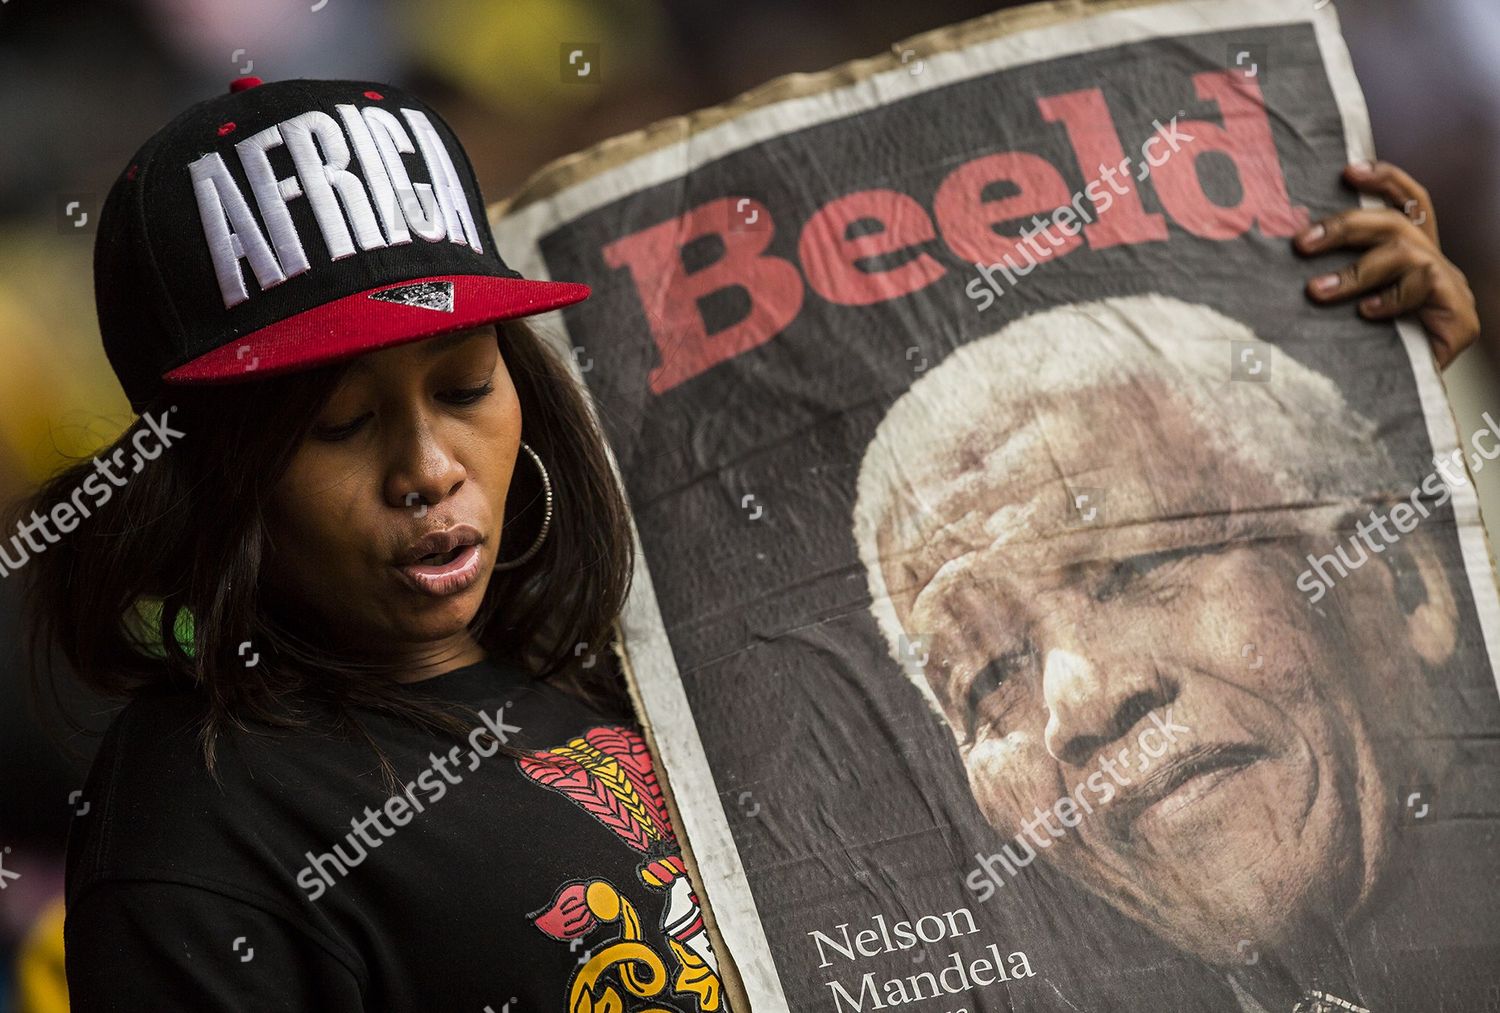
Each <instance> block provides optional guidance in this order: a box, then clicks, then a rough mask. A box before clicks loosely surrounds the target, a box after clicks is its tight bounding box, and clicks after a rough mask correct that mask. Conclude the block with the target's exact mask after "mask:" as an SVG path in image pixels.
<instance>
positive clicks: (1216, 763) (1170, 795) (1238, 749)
mask: <svg viewBox="0 0 1500 1013" xmlns="http://www.w3.org/2000/svg"><path fill="white" fill-rule="evenodd" d="M1267 755H1268V754H1267V752H1266V750H1264V749H1262V748H1260V747H1259V746H1253V745H1248V744H1244V743H1228V742H1226V743H1218V744H1215V745H1207V746H1195V747H1194V748H1192V749H1189V750H1187V751H1185V752H1183V753H1180V754H1178V755H1176V756H1163V757H1161V758H1160V759H1159V760H1157V761H1155V762H1154V763H1153V769H1152V770H1151V771H1150V773H1149V774H1147V776H1145V777H1144V778H1142V779H1139V780H1136V779H1134V778H1131V774H1132V773H1134V772H1133V771H1126V772H1125V775H1124V776H1126V777H1127V778H1131V781H1132V783H1131V784H1128V785H1125V786H1123V787H1121V788H1120V789H1119V792H1120V793H1119V795H1118V796H1116V798H1115V799H1114V800H1113V801H1112V802H1110V803H1109V804H1108V806H1107V807H1106V821H1107V822H1108V824H1109V827H1110V829H1111V830H1112V831H1113V832H1114V833H1115V834H1116V836H1118V837H1120V838H1121V839H1125V838H1128V837H1130V836H1131V835H1132V833H1133V832H1134V831H1135V829H1136V826H1137V824H1138V823H1139V822H1140V820H1141V819H1142V818H1143V817H1149V816H1156V815H1160V816H1167V817H1169V816H1170V815H1171V814H1172V813H1173V812H1177V811H1180V810H1181V809H1183V808H1185V807H1186V806H1189V805H1191V804H1193V803H1194V802H1197V801H1198V800H1199V799H1201V798H1202V797H1203V796H1204V795H1206V794H1208V793H1211V792H1213V791H1215V790H1216V789H1217V788H1218V786H1219V785H1220V784H1221V783H1222V782H1224V781H1226V780H1228V779H1229V778H1231V777H1233V776H1234V775H1235V774H1238V773H1240V772H1241V771H1243V770H1245V769H1246V768H1248V767H1249V766H1251V765H1252V764H1254V763H1257V762H1259V761H1260V760H1263V759H1265V758H1266V756H1267Z"/></svg>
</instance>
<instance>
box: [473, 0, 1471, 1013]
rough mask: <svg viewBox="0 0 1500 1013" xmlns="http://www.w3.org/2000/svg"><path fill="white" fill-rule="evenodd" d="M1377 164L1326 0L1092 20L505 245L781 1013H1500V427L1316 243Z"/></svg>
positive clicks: (788, 118) (598, 173)
mask: <svg viewBox="0 0 1500 1013" xmlns="http://www.w3.org/2000/svg"><path fill="white" fill-rule="evenodd" d="M1373 155H1374V151H1373V142H1372V137H1371V131H1370V127H1369V124H1368V121H1367V116H1366V111H1365V106H1364V102H1363V99H1362V97H1361V93H1360V89H1359V85H1358V82H1357V81H1356V79H1355V76H1354V72H1353V67H1352V64H1351V62H1350V58H1349V55H1348V52H1347V50H1346V48H1345V45H1344V42H1343V40H1342V38H1341V35H1340V32H1339V28H1338V21H1337V15H1336V13H1335V10H1334V8H1333V6H1332V5H1331V4H1328V3H1313V2H1311V0H1296V2H1293V0H1256V2H1253V3H1251V2H1245V3H1228V2H1225V3H1219V2H1193V3H1165V4H1141V3H1134V2H1129V3H1105V4H1068V5H1059V6H1042V7H1032V8H1022V9H1019V10H1016V11H1009V12H1002V13H999V14H996V15H993V16H990V17H988V18H984V19H981V20H979V21H976V22H972V23H968V24H964V25H958V26H954V27H952V28H950V29H946V30H943V31H939V32H935V33H930V34H928V35H925V36H921V37H919V38H917V39H914V40H910V41H909V43H907V44H903V45H901V46H898V47H897V49H896V50H895V51H894V52H893V53H892V54H890V55H888V56H885V57H881V58H876V59H872V60H868V61H859V62H856V63H854V64H850V65H846V66H844V67H840V68H837V69H836V70H834V71H831V72H829V73H826V74H822V75H815V76H806V75H803V76H794V77H792V78H786V79H779V80H777V81H775V82H772V83H771V84H769V85H767V86H765V87H764V88H762V89H760V90H758V91H756V92H752V93H750V94H748V95H747V96H744V97H742V98H741V99H739V100H737V101H736V102H734V103H731V104H729V105H727V106H723V107H718V108H716V109H711V110H706V111H704V112H702V113H698V114H694V115H693V116H689V117H684V118H680V119H677V120H672V121H666V122H664V123H663V124H659V125H657V126H656V127H653V128H651V129H649V130H646V131H643V132H641V133H639V134H635V135H631V136H630V137H626V138H621V139H617V140H615V141H612V142H608V143H606V144H604V145H602V146H600V147H599V148H597V149H593V150H591V151H589V152H585V153H582V154H580V155H577V156H573V157H571V158H570V159H567V160H565V161H564V162H563V163H559V164H557V165H555V166H553V167H550V168H549V169H548V170H545V171H544V172H543V173H542V174H541V175H539V176H538V177H536V178H534V179H533V180H532V182H531V183H530V184H529V185H528V187H527V189H525V190H524V191H523V192H522V193H521V194H520V195H519V197H518V198H516V199H514V200H513V201H512V202H511V203H510V204H509V205H508V206H506V207H504V208H503V209H499V212H498V213H499V218H498V222H497V226H496V228H497V234H498V235H500V236H501V242H502V244H503V245H505V246H506V247H507V248H506V249H505V251H504V253H505V256H506V257H507V259H509V260H510V261H511V262H512V263H514V264H516V265H517V267H518V268H519V269H520V270H521V271H523V272H524V273H526V274H527V276H529V277H553V278H566V279H569V280H577V281H583V282H586V283H588V284H589V285H591V286H592V287H593V293H594V294H593V296H592V297H591V298H590V299H589V300H587V301H585V302H584V303H581V304H579V305H577V306H573V307H570V308H568V309H567V310H566V311H564V312H563V313H562V315H561V316H560V318H554V319H553V320H552V321H551V323H552V325H553V326H554V328H555V331H556V334H557V336H558V339H559V340H560V342H561V346H560V347H561V348H564V349H566V351H567V353H568V354H570V355H571V356H572V358H573V360H574V363H575V365H576V368H577V370H578V375H579V376H580V377H581V378H582V380H583V382H584V383H585V384H586V385H587V386H588V388H589V389H590V391H591V392H592V394H593V397H594V398H595V401H596V403H597V405H598V410H599V415H600V418H601V421H602V424H603V426H604V428H605V430H606V434H607V436H608V438H609V441H610V443H611V446H612V448H613V453H614V455H615V459H616V463H617V465H618V468H619V470H620V474H621V476H622V478H623V480H624V482H625V484H626V486H627V488H628V492H629V496H630V500H631V504H632V509H633V512H634V520H635V525H636V529H637V532H638V535H639V544H640V547H641V550H642V557H641V560H640V564H639V567H638V569H637V573H636V579H635V586H634V591H633V595H632V598H631V600H630V603H629V605H628V608H627V611H626V613H625V615H624V617H623V619H622V623H621V633H622V646H623V652H624V655H625V660H626V661H627V663H628V666H629V669H630V672H631V675H632V678H633V680H634V683H635V687H636V689H637V691H638V694H639V699H640V701H641V705H642V708H643V720H645V721H646V722H648V723H649V726H650V728H651V731H652V733H653V736H654V741H655V744H656V748H657V750H658V751H659V753H660V755H661V757H662V760H663V762H664V765H665V770H666V773H667V777H668V780H669V782H670V784H671V788H672V792H673V796H674V798H675V801H676V805H677V809H678V812H679V813H680V818H681V824H682V826H681V830H682V832H683V834H684V836H685V837H686V839H687V841H688V843H689V844H690V845H691V847H692V850H693V854H694V856H695V858H696V861H697V864H698V868H699V872H700V874H701V876H702V882H703V884H704V888H705V891H706V893H707V901H708V904H709V906H710V908H711V910H712V912H713V915H714V920H715V922H716V925H717V929H718V931H719V934H720V937H721V938H722V941H723V946H724V949H726V950H727V952H728V954H729V956H730V957H731V958H732V960H733V962H734V966H735V967H737V969H738V973H739V977H740V978H741V979H742V982H743V985H744V989H745V994H746V995H747V996H748V998H749V1000H750V1003H751V1005H752V1007H753V1008H754V1009H755V1010H756V1011H761V1013H774V1011H781V1010H793V1011H797V1013H804V1011H805V1013H815V1011H816V1013H853V1011H859V1013H867V1011H872V1010H881V1011H903V1013H905V1011H908V1010H910V1011H932V1013H959V1011H963V1013H975V1011H1000V1010H1006V1011H1080V1010H1087V1011H1109V1013H1117V1011H1141V1013H1172V1011H1181V1013H1203V1011H1214V1013H1220V1011H1260V1013H1292V1011H1300V1013H1313V1011H1334V1010H1341V1011H1347V1010H1368V1011H1375V1013H1394V1011H1413V1010H1422V1011H1424V1013H1435V1011H1442V1010H1448V1011H1464V1013H1473V1011H1478V1010H1487V1009H1497V1008H1500V905H1497V903H1496V901H1497V899H1500V898H1497V894H1500V889H1497V888H1500V833H1497V824H1496V814H1497V811H1500V809H1497V805H1500V777H1497V763H1500V696H1497V691H1496V676H1495V666H1494V652H1495V649H1496V645H1497V641H1496V635H1497V616H1500V609H1497V605H1500V603H1497V596H1496V588H1495V580H1494V573H1493V568H1492V563H1491V559H1490V554H1489V550H1488V545H1487V541H1486V537H1485V533H1484V530H1483V528H1482V526H1481V523H1480V518H1479V514H1478V507H1477V503H1476V499H1475V496H1474V492H1473V489H1472V486H1471V484H1470V480H1469V473H1470V471H1472V470H1477V469H1478V468H1480V467H1483V466H1484V465H1485V462H1486V461H1488V460H1489V459H1490V456H1492V455H1495V454H1497V453H1500V436H1497V433H1496V432H1495V431H1494V430H1490V431H1486V432H1481V433H1479V434H1478V435H1477V436H1476V437H1475V439H1474V441H1473V442H1474V445H1473V446H1469V445H1467V444H1468V442H1469V441H1467V440H1466V441H1464V445H1461V444H1460V442H1459V439H1460V438H1459V434H1458V432H1457V429H1456V427H1455V424H1454V422H1453V419H1452V417H1451V414H1450V412H1449V408H1448V405H1447V402H1446V399H1445V397H1444V393H1443V388H1442V383H1441V380H1440V378H1439V376H1438V374H1437V372H1436V369H1435V367H1434V364H1433V361H1432V358H1431V355H1430V352H1429V350H1428V348H1427V345H1426V342H1425V340H1424V337H1423V335H1422V334H1421V332H1420V330H1419V329H1417V327H1416V325H1414V324H1409V323H1406V322H1402V323H1400V324H1393V323H1371V322H1367V321H1365V320H1362V319H1361V318H1359V317H1358V316H1357V314H1356V313H1355V312H1354V311H1353V309H1352V307H1350V308H1327V307H1319V306H1316V305H1314V304H1313V303H1312V302H1310V301H1309V300H1308V299H1307V298H1306V296H1305V294H1304V285H1305V282H1306V279H1307V278H1308V277H1310V276H1311V275H1312V274H1314V273H1317V270H1318V268H1319V267H1322V266H1324V265H1331V267H1339V266H1342V264H1343V263H1344V262H1346V260H1347V259H1348V258H1347V255H1345V256H1343V257H1342V259H1341V258H1340V257H1339V256H1333V257H1324V258H1322V259H1321V260H1313V261H1309V260H1307V259H1304V258H1301V257H1299V256H1297V255H1296V254H1295V252H1294V251H1293V248H1292V245H1291V237H1292V236H1293V234H1294V233H1295V232H1296V231H1298V230H1299V229H1300V228H1301V227H1302V226H1304V225H1306V224H1307V223H1308V222H1309V221H1311V220H1316V219H1318V218H1323V217H1326V216H1327V215H1330V214H1333V213H1336V212H1337V211H1339V210H1341V209H1344V208H1347V207H1351V206H1354V205H1355V204H1356V202H1357V199H1358V198H1357V197H1356V196H1355V195H1354V194H1353V192H1352V191H1350V190H1348V189H1347V188H1345V187H1344V186H1343V184H1342V183H1341V181H1340V170H1341V169H1342V167H1343V166H1344V165H1345V164H1346V163H1347V162H1348V161H1351V160H1354V159H1358V158H1371V157H1373ZM1454 213H1461V209H1455V212H1454ZM1481 437H1482V438H1483V439H1481ZM1495 467H1500V464H1497V465H1495ZM640 1002H641V1003H642V1005H641V1006H640V1008H641V1009H646V1008H650V1009H660V1008H667V1007H665V1006H663V1005H662V1003H665V1002H669V997H668V996H667V995H666V994H665V993H662V994H661V995H659V996H657V997H656V998H654V999H652V1000H650V1001H649V1002H648V1001H647V1000H646V999H645V998H641V999H640Z"/></svg>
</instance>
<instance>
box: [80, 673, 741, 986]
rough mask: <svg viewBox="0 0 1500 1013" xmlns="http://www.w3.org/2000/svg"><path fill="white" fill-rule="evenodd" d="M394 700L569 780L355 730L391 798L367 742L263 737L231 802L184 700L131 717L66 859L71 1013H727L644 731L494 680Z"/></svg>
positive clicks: (507, 680)
mask: <svg viewBox="0 0 1500 1013" xmlns="http://www.w3.org/2000/svg"><path fill="white" fill-rule="evenodd" d="M402 691H403V692H412V693H430V694H432V695H434V696H437V697H440V698H442V699H443V700H448V701H456V702H461V703H465V704H469V705H471V706H473V707H475V708H477V709H478V710H479V712H480V713H481V714H482V715H483V716H484V719H485V720H484V724H485V725H488V726H489V728H490V729H491V730H492V731H493V732H494V733H495V734H496V735H497V736H502V737H503V738H502V741H506V742H507V743H508V744H509V745H512V746H516V747H518V748H522V749H525V750H527V751H528V752H535V753H539V754H542V755H543V756H548V757H550V758H551V759H552V761H553V762H542V760H540V759H537V758H535V757H528V759H526V760H517V759H516V758H514V757H511V756H507V755H506V754H504V753H501V752H495V751H494V746H493V741H492V740H491V739H490V738H489V737H488V736H485V735H482V734H476V735H475V736H473V738H472V743H473V744H472V745H471V744H470V743H465V744H464V745H463V746H459V747H454V746H453V745H452V743H451V741H450V740H446V739H443V738H442V737H441V736H437V735H434V734H433V733H431V732H428V731H424V730H422V729H420V728H418V727H416V726H413V725H411V724H410V723H408V722H403V721H400V720H397V719H394V718H387V717H383V716H381V715H379V714H375V713H361V715H360V717H361V719H362V721H363V723H364V725H365V728H366V729H367V730H368V732H369V734H370V736H371V737H372V738H373V739H374V741H375V742H376V743H378V744H379V745H380V746H381V747H382V748H383V749H384V751H385V753H386V755H387V756H388V757H389V758H390V760H391V762H392V763H393V764H394V766H395V768H396V773H397V775H398V777H399V780H400V782H401V784H402V785H403V787H402V788H401V789H400V791H399V793H398V794H397V795H395V796H392V795H391V794H390V792H389V791H388V789H387V787H386V782H385V781H384V780H383V779H382V777H381V774H380V770H379V765H378V761H377V759H376V757H375V754H374V752H373V751H372V750H371V748H370V747H369V745H368V744H366V743H363V742H361V741H359V739H358V738H357V737H350V736H339V735H336V734H334V733H333V732H332V731H328V730H322V729H320V730H317V731H313V730H297V731H294V732H290V733H287V732H277V733H274V734H268V733H267V732H266V731H265V730H264V729H256V728H254V726H252V728H251V730H249V731H245V730H234V729H231V730H226V731H225V732H224V733H223V734H222V735H221V737H220V741H219V765H220V769H221V778H222V781H223V787H222V790H221V788H220V787H219V785H217V784H215V783H214V781H213V780H212V779H211V778H210V776H209V774H208V773H207V771H206V769H205V768H204V764H203V760H202V755H201V751H200V748H199V744H198V740H197V738H196V735H195V732H196V719H197V715H198V711H197V709H196V707H195V704H194V700H193V698H192V697H191V696H189V695H187V694H186V693H175V692H162V691H156V692H149V693H147V694H145V695H143V696H141V697H139V698H137V699H136V700H135V701H133V702H132V703H131V704H130V705H129V706H128V707H126V708H125V709H124V710H123V711H122V712H121V713H120V715H119V716H118V717H117V718H116V720H115V721H114V723H113V724H112V725H111V727H110V730H109V732H108V733H107V734H106V736H105V739H104V741H103V743H102V745H101V748H100V750H99V753H98V755H97V757H96V758H95V761H94V766H93V769H92V771H91V773H90V775H89V779H88V782H87V785H86V786H85V788H84V794H83V799H82V801H87V802H88V803H90V804H89V807H88V810H87V811H86V812H85V813H84V814H83V815H81V816H79V817H78V818H77V820H76V822H75V824H74V829H73V836H72V839H71V840H70V842H69V847H68V872H67V902H68V914H67V923H66V933H65V943H66V953H67V970H68V985H69V990H70V992H71V999H72V1005H73V1008H74V1009H75V1010H79V1011H83V1013H87V1011H90V1010H100V1009H119V1010H141V1009H152V1010H179V1009H184V1010H185V1009H191V1010H319V1011H327V1013H341V1011H348V1010H423V1011H426V1010H463V1011H465V1013H481V1011H485V1010H489V1011H490V1013H541V1011H548V1013H551V1011H556V1010H566V1011H575V1010H580V1009H585V1008H586V1009H594V1008H605V1009H620V1010H623V1011H626V1013H628V1011H631V1010H640V1009H652V1010H676V1011H679V1013H708V1011H717V1010H724V1009H727V1008H728V1007H727V1003H726V1001H725V999H724V997H723V994H722V991H721V989H720V984H719V978H718V974H717V970H716V969H717V961H716V959H715V956H714V954H713V952H712V950H711V949H710V947H709V942H708V935H707V933H706V932H705V930H704V926H703V920H702V915H701V912H700V910H699V906H698V900H697V896H696V890H695V889H694V887H693V886H692V884H691V883H690V882H689V880H688V877H687V874H686V871H685V869H684V866H683V863H682V858H681V856H680V852H679V848H678V845H677V842H676V838H675V835H674V833H673V829H672V826H671V823H670V821H669V819H668V817H667V810H666V806H665V804H664V802H663V799H662V795H661V791H660V788H659V786H658V784H657V780H656V776H655V773H654V771H653V767H652V763H651V759H650V754H649V753H648V752H647V750H646V747H645V743H644V741H643V740H642V738H641V736H640V733H639V729H638V728H637V727H636V726H635V725H633V724H632V723H630V722H629V721H626V720H622V719H621V718H620V717H618V716H616V717H613V718H611V717H607V716H605V715H604V714H602V713H600V712H598V711H596V710H594V709H593V708H591V707H589V706H587V705H586V704H584V703H583V702H582V701H580V700H578V699H576V698H574V697H572V696H570V695H568V694H567V693H565V692H563V691H561V690H559V689H556V688H554V687H551V686H548V685H546V684H543V683H537V682H533V681H532V680H530V679H529V678H528V677H527V676H526V675H525V674H524V673H521V672H520V671H518V670H516V669H513V668H510V667H508V666H505V665H502V664H498V663H496V662H494V661H484V662H480V663H477V664H473V665H468V666H465V667H463V668H459V669H455V670H453V671H450V672H447V673H444V674H443V675H439V676H436V677H433V678H431V679H427V680H424V681H422V682H420V683H412V684H408V685H406V686H403V687H402ZM486 753H488V754H490V755H483V754H486ZM611 993H612V994H613V998H614V1001H613V1004H611Z"/></svg>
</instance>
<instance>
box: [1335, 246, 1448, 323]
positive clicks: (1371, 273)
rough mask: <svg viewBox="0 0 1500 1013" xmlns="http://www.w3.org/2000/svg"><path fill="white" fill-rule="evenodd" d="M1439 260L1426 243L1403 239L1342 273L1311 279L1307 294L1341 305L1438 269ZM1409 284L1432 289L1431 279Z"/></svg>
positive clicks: (1337, 272) (1366, 257) (1376, 248)
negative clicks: (1355, 297)
mask: <svg viewBox="0 0 1500 1013" xmlns="http://www.w3.org/2000/svg"><path fill="white" fill-rule="evenodd" d="M1438 259H1439V257H1438V254H1437V253H1436V252H1435V251H1433V250H1431V249H1429V248H1428V247H1427V245H1426V244H1425V243H1421V244H1418V243H1413V242H1411V241H1409V240H1401V239H1398V240H1395V241H1393V242H1389V243H1381V244H1379V245H1377V246H1375V247H1374V248H1373V249H1371V250H1370V251H1369V252H1368V253H1366V254H1365V255H1364V256H1363V257H1360V258H1359V259H1358V260H1356V261H1355V262H1354V263H1352V264H1350V265H1349V266H1347V267H1345V268H1344V269H1343V270H1341V271H1336V272H1333V273H1331V274H1323V275H1319V276H1318V277H1316V278H1312V279H1310V280H1309V281H1308V283H1307V294H1308V295H1309V296H1311V297H1312V298H1313V299H1314V300H1316V301H1318V302H1321V303H1331V302H1341V301H1343V300H1345V299H1348V298H1350V297H1352V296H1356V295H1361V294H1364V293H1367V292H1373V291H1375V290H1376V289H1379V288H1382V287H1384V286H1386V285H1390V284H1393V283H1395V282H1396V281H1398V280H1400V279H1402V278H1403V277H1404V276H1405V275H1407V274H1416V275H1426V274H1428V273H1430V272H1431V271H1432V269H1433V268H1435V267H1436V265H1437V262H1438ZM1406 285H1407V286H1408V287H1409V289H1410V288H1411V287H1416V288H1420V287H1422V286H1424V285H1425V286H1426V292H1428V293H1430V292H1431V290H1432V282H1431V279H1428V280H1425V281H1424V280H1423V279H1422V278H1420V277H1419V278H1413V279H1412V280H1410V281H1408V282H1406ZM1424 294H1425V293H1424ZM1383 305H1384V300H1382V306H1383ZM1408 308H1409V309H1410V308H1414V307H1408ZM1363 309H1364V307H1363V306H1361V311H1363Z"/></svg>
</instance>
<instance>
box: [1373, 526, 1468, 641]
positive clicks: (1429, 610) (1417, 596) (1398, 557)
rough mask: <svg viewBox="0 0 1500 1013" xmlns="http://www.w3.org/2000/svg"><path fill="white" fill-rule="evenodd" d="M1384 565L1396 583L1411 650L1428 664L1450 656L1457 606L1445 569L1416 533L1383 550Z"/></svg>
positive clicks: (1428, 543)
mask: <svg viewBox="0 0 1500 1013" xmlns="http://www.w3.org/2000/svg"><path fill="white" fill-rule="evenodd" d="M1386 564H1387V565H1388V566H1389V567H1390V568H1391V576H1392V577H1393V578H1394V580H1395V582H1396V588H1395V590H1396V603H1397V604H1398V605H1399V606H1400V608H1401V614H1402V615H1403V616H1405V617H1406V636H1407V641H1408V642H1409V643H1410V644H1411V646H1412V649H1413V650H1415V651H1416V652H1417V655H1418V656H1419V657H1421V659H1422V660H1423V661H1425V662H1426V663H1427V664H1428V665H1429V666H1433V667H1436V666H1438V665H1442V664H1445V663H1446V662H1447V661H1448V660H1449V659H1450V658H1452V657H1453V649H1454V647H1455V645H1456V643H1457V639H1458V609H1457V607H1456V606H1455V605H1454V602H1453V585H1452V583H1451V582H1450V581H1449V580H1448V571H1447V570H1446V569H1445V568H1444V567H1443V564H1442V561H1441V560H1440V559H1438V556H1437V553H1436V552H1434V551H1433V546H1432V544H1431V542H1429V541H1428V540H1427V539H1425V538H1422V537H1420V536H1417V537H1414V538H1408V539H1406V540H1405V541H1401V542H1396V543H1394V544H1392V545H1390V546H1388V547H1387V549H1386Z"/></svg>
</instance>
